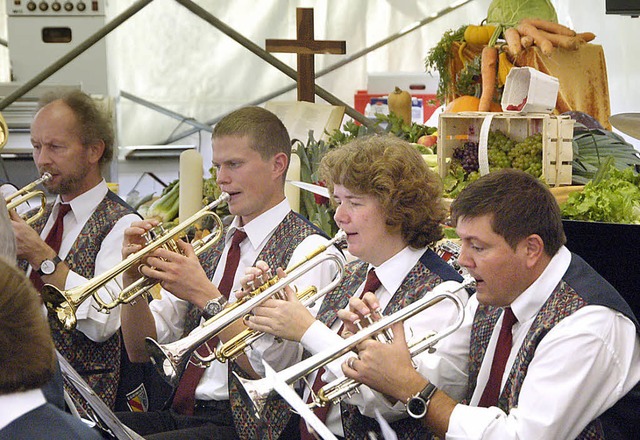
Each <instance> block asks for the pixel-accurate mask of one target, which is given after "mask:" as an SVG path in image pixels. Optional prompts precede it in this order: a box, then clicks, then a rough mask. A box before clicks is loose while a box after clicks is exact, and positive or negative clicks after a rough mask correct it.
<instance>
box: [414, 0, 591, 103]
mask: <svg viewBox="0 0 640 440" xmlns="http://www.w3.org/2000/svg"><path fill="white" fill-rule="evenodd" d="M593 39H595V35H594V34H593V33H591V32H581V33H578V32H576V31H574V30H573V29H570V28H568V27H566V26H563V25H561V24H559V23H558V19H557V16H556V12H555V9H554V8H553V5H551V3H550V1H549V0H528V1H520V0H494V1H493V2H492V3H491V5H490V6H489V9H488V11H487V17H486V18H485V19H484V20H483V21H482V24H481V25H475V24H468V25H463V26H461V27H460V28H458V29H456V30H450V31H448V32H445V34H444V35H443V37H442V39H441V40H440V42H439V43H438V44H437V45H436V46H435V47H434V48H432V49H431V50H430V51H429V54H428V56H427V58H426V60H425V65H426V68H427V70H428V71H432V70H437V71H438V73H439V75H440V83H439V86H438V98H439V99H440V101H441V102H447V103H449V102H451V101H452V100H454V99H455V98H458V97H460V96H470V97H477V98H479V99H480V101H479V105H478V108H475V109H474V110H476V111H501V109H500V107H499V106H498V107H497V108H496V107H495V104H497V103H498V102H499V101H500V95H501V88H502V87H503V86H504V83H505V80H506V77H507V74H508V73H509V70H510V69H511V68H512V67H514V66H519V67H521V66H522V64H521V55H523V53H524V52H525V51H527V50H530V49H531V48H533V47H537V48H539V50H540V51H541V52H542V53H543V54H544V55H547V56H548V55H551V54H552V53H553V51H555V50H557V49H558V48H560V49H561V50H577V49H578V48H579V47H580V46H581V45H582V44H585V43H587V42H590V41H592V40H593ZM460 64H462V66H460ZM459 67H460V68H459Z"/></svg>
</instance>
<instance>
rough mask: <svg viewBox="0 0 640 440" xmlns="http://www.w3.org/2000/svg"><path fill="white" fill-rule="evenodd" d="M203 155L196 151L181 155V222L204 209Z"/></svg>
mask: <svg viewBox="0 0 640 440" xmlns="http://www.w3.org/2000/svg"><path fill="white" fill-rule="evenodd" d="M203 174H204V171H203V168H202V155H201V154H200V153H198V152H197V151H196V150H186V151H183V152H182V153H181V154H180V211H179V218H180V222H182V221H184V220H185V219H187V218H189V217H191V216H192V215H193V214H195V213H196V212H198V211H200V209H202V175H203Z"/></svg>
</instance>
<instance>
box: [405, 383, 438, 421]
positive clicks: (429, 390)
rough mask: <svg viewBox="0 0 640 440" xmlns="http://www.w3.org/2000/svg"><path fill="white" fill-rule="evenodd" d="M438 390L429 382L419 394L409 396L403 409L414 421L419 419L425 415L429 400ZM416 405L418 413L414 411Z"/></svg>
mask: <svg viewBox="0 0 640 440" xmlns="http://www.w3.org/2000/svg"><path fill="white" fill-rule="evenodd" d="M437 390H438V388H436V386H435V385H434V384H432V383H431V382H429V383H428V384H427V385H426V386H425V387H424V388H423V389H422V391H420V392H419V393H417V394H415V395H413V396H411V397H410V398H409V400H408V401H407V403H406V404H405V407H406V409H407V413H408V414H409V415H410V416H411V417H413V418H414V419H421V418H422V417H424V416H425V415H426V414H427V411H428V410H429V403H430V401H431V398H432V397H433V395H434V394H435V392H436V391H437ZM416 405H418V411H416V407H415V406H416Z"/></svg>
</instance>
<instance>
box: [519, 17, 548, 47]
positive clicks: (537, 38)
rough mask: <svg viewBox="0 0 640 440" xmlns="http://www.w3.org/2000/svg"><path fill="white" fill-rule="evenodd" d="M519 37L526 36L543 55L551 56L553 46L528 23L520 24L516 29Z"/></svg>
mask: <svg viewBox="0 0 640 440" xmlns="http://www.w3.org/2000/svg"><path fill="white" fill-rule="evenodd" d="M516 29H517V30H518V32H519V33H520V35H528V36H530V37H532V38H533V42H534V43H535V44H536V46H538V47H539V48H540V50H541V51H542V53H543V54H545V55H551V53H552V52H553V44H552V43H551V41H549V40H548V39H547V38H546V37H545V36H544V35H542V33H541V32H540V31H539V30H538V29H537V28H536V27H535V26H533V25H531V24H529V23H522V22H521V23H520V24H519V25H518V27H517V28H516Z"/></svg>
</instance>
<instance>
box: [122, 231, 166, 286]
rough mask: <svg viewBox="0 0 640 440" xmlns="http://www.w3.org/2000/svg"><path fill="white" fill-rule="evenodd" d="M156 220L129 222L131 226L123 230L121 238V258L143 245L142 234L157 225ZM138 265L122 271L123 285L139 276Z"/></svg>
mask: <svg viewBox="0 0 640 440" xmlns="http://www.w3.org/2000/svg"><path fill="white" fill-rule="evenodd" d="M159 223H160V222H159V221H158V220H140V221H136V222H133V223H131V226H129V227H128V228H126V229H125V230H124V239H123V240H122V259H123V260H124V259H126V258H127V257H128V256H129V255H131V254H134V253H136V252H138V251H139V250H140V249H142V248H143V247H144V246H145V239H144V237H143V235H144V234H146V233H147V232H149V230H150V229H151V228H153V227H155V226H158V224H159ZM138 267H139V266H132V267H131V268H130V269H129V270H127V271H125V272H123V274H122V281H123V283H124V285H125V286H128V285H129V284H131V283H133V282H134V281H135V280H137V279H138V278H140V276H141V273H140V272H139V270H138Z"/></svg>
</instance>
